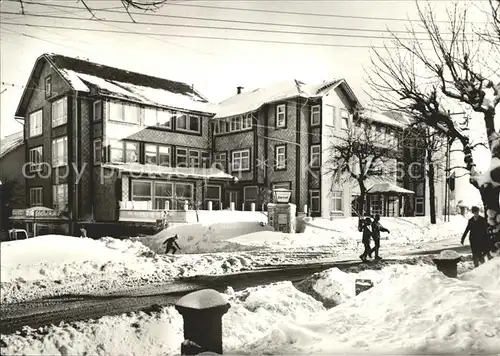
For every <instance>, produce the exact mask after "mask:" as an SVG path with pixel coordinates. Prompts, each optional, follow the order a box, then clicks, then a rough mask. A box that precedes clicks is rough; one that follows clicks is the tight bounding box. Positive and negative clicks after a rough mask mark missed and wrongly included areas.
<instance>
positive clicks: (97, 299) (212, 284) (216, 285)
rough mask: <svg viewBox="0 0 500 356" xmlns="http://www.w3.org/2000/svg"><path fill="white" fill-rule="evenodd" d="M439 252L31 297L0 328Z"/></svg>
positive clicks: (148, 306) (5, 313)
mask: <svg viewBox="0 0 500 356" xmlns="http://www.w3.org/2000/svg"><path fill="white" fill-rule="evenodd" d="M447 249H455V250H458V251H460V252H467V247H463V246H458V247H452V248H450V247H448V248H447ZM439 251H440V250H438V251H419V252H412V253H408V255H416V254H418V255H422V256H413V257H400V258H392V259H386V260H383V261H379V262H370V263H365V264H362V263H360V262H359V261H352V260H351V261H332V262H326V263H310V264H303V265H295V266H290V265H289V266H286V267H281V268H276V267H275V268H268V269H262V270H257V271H251V272H244V273H237V274H229V275H222V276H196V277H188V278H181V279H180V280H178V281H176V282H175V283H171V284H166V285H155V286H150V287H148V288H145V289H144V288H143V289H140V290H136V291H129V292H127V293H126V294H124V293H120V294H114V295H107V296H96V295H88V296H84V295H79V296H71V295H67V296H60V297H56V298H47V299H41V300H34V301H30V302H24V303H17V304H5V305H2V306H1V307H0V310H1V319H0V333H2V334H10V333H14V332H16V331H19V330H21V329H22V327H23V326H30V327H32V328H38V327H41V326H44V325H48V324H57V323H59V322H61V321H65V322H73V321H77V320H87V319H95V318H99V317H102V316H104V315H119V314H123V313H128V312H137V311H141V310H142V311H148V310H149V311H154V310H156V309H157V308H158V306H164V305H169V304H173V303H175V302H176V301H177V300H178V299H179V298H180V297H181V296H182V295H185V294H187V293H189V292H192V291H195V290H199V289H204V288H212V289H216V290H219V291H221V292H222V291H224V290H225V289H226V287H227V286H231V287H232V288H233V289H234V290H241V289H245V288H248V287H252V286H257V285H265V284H269V283H273V282H278V281H284V280H288V281H300V280H302V279H304V278H306V277H308V276H310V275H312V274H314V273H316V272H320V271H323V270H326V269H329V268H333V267H337V268H339V269H341V270H344V271H347V272H356V271H359V270H363V269H380V268H381V267H383V266H385V265H388V264H394V263H409V264H414V263H416V262H419V261H426V262H428V263H431V260H430V258H429V256H426V255H428V254H433V253H438V252H439Z"/></svg>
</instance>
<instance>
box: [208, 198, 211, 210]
mask: <svg viewBox="0 0 500 356" xmlns="http://www.w3.org/2000/svg"><path fill="white" fill-rule="evenodd" d="M208 211H212V201H211V200H209V201H208Z"/></svg>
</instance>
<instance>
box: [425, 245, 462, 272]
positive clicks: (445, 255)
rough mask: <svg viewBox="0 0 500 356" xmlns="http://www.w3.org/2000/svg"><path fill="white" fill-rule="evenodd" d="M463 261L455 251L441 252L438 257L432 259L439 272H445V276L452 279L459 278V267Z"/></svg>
mask: <svg viewBox="0 0 500 356" xmlns="http://www.w3.org/2000/svg"><path fill="white" fill-rule="evenodd" d="M461 260H462V256H461V255H460V254H459V253H458V252H456V251H453V250H444V251H441V253H440V254H439V255H438V256H436V257H434V258H433V259H432V261H433V262H434V264H435V265H436V267H437V269H438V271H441V272H443V274H444V275H445V276H447V277H450V278H456V277H457V276H458V270H457V265H458V262H460V261H461Z"/></svg>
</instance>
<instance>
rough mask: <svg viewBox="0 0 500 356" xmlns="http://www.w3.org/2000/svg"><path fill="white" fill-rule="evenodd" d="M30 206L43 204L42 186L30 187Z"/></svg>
mask: <svg viewBox="0 0 500 356" xmlns="http://www.w3.org/2000/svg"><path fill="white" fill-rule="evenodd" d="M29 194H30V207H31V206H42V205H43V188H41V187H40V188H30V193H29Z"/></svg>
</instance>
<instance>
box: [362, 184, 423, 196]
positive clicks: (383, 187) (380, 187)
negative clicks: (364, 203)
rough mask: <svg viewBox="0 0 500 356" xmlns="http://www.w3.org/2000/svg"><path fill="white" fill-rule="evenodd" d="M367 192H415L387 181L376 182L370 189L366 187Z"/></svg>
mask: <svg viewBox="0 0 500 356" xmlns="http://www.w3.org/2000/svg"><path fill="white" fill-rule="evenodd" d="M367 193H368V194H372V193H389V194H390V193H394V194H415V192H414V191H412V190H408V189H405V188H401V187H398V186H397V185H395V184H392V183H389V182H384V183H376V184H374V185H373V186H372V187H371V188H370V189H368V191H367Z"/></svg>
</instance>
